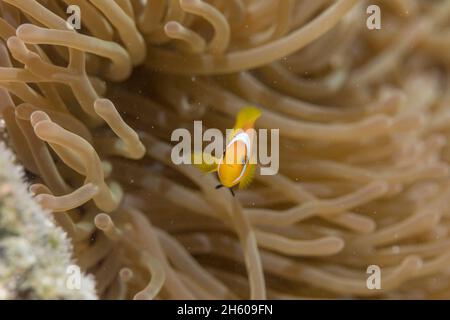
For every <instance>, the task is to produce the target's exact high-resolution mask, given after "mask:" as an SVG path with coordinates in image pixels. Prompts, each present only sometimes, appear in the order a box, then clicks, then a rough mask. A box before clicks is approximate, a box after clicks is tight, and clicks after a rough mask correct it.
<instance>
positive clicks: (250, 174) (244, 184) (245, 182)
mask: <svg viewBox="0 0 450 320" xmlns="http://www.w3.org/2000/svg"><path fill="white" fill-rule="evenodd" d="M255 172H256V164H249V165H248V167H247V170H246V171H245V173H244V176H243V177H242V178H241V181H240V182H239V189H246V188H248V186H249V185H250V184H251V183H252V181H253V178H254V176H255Z"/></svg>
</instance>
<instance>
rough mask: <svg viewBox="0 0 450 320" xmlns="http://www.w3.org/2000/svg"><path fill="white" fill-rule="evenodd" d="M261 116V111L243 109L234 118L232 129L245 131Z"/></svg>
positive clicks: (248, 108) (251, 107)
mask: <svg viewBox="0 0 450 320" xmlns="http://www.w3.org/2000/svg"><path fill="white" fill-rule="evenodd" d="M260 116H261V111H260V110H259V109H258V108H256V107H253V106H249V107H245V108H243V109H241V110H240V111H239V113H238V114H237V117H236V123H235V125H234V129H235V130H238V129H243V130H247V129H249V128H252V127H253V125H254V123H255V121H256V120H257V119H258V118H259V117H260Z"/></svg>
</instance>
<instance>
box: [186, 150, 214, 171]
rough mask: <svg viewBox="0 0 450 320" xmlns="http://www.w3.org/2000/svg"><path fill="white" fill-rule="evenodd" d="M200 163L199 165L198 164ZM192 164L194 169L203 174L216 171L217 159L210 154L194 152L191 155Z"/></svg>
mask: <svg viewBox="0 0 450 320" xmlns="http://www.w3.org/2000/svg"><path fill="white" fill-rule="evenodd" d="M199 161H201V162H200V163H198V162H199ZM192 163H193V164H194V166H195V167H196V168H198V169H199V170H200V171H202V172H204V173H211V172H214V171H217V168H218V166H219V159H218V158H216V157H214V156H213V155H211V154H207V153H202V152H198V153H197V152H196V153H193V154H192Z"/></svg>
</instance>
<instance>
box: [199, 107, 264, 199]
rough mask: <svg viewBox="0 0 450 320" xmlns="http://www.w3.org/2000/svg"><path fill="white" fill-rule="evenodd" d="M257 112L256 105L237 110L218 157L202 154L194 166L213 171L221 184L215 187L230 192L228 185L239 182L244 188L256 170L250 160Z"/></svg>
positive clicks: (209, 171)
mask: <svg viewBox="0 0 450 320" xmlns="http://www.w3.org/2000/svg"><path fill="white" fill-rule="evenodd" d="M260 116H261V111H260V110H259V109H258V108H256V107H245V108H243V109H242V110H240V111H239V113H238V114H237V117H236V123H235V125H234V128H233V131H232V133H231V135H230V137H229V141H228V142H227V144H226V147H225V151H224V153H223V154H222V157H221V158H216V157H214V156H212V155H210V154H205V153H203V154H202V159H203V160H205V159H208V161H207V162H206V163H205V162H202V163H200V164H196V166H197V167H198V168H199V169H200V170H201V171H203V172H206V173H211V172H217V175H218V178H219V180H220V183H221V184H220V185H218V186H217V187H216V189H218V188H220V187H227V188H229V189H230V191H231V193H232V194H233V195H234V192H233V190H232V189H231V188H233V187H234V186H236V185H239V188H240V189H244V188H247V187H248V186H249V185H250V183H251V181H252V179H253V176H254V174H255V170H256V161H250V160H251V159H254V158H253V157H254V156H255V155H254V152H255V150H253V142H254V139H255V130H254V129H253V128H254V124H255V122H256V120H257V119H258V118H259V117H260Z"/></svg>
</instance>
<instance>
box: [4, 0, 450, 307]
mask: <svg viewBox="0 0 450 320" xmlns="http://www.w3.org/2000/svg"><path fill="white" fill-rule="evenodd" d="M374 4H375V5H374ZM369 5H370V7H372V8H375V9H378V10H379V11H380V12H379V13H381V15H380V16H379V17H378V18H380V21H379V23H380V25H379V26H378V27H377V28H371V27H370V26H369V22H368V19H369V18H370V15H371V14H373V13H372V11H371V10H368V8H369ZM68 6H70V7H68ZM75 9H77V10H75ZM375 11H376V10H375ZM78 13H81V15H80V16H78V15H77V14H78ZM77 19H79V22H80V23H81V25H80V28H78V27H76V23H75V25H74V24H71V23H72V22H74V21H75V22H76V20H77ZM449 28H450V1H447V0H439V1H426V0H377V1H372V2H371V3H369V2H368V1H363V0H359V1H358V0H334V1H333V0H315V1H310V0H152V1H150V0H2V1H0V39H1V40H0V121H1V123H0V125H1V126H2V130H3V133H2V135H3V136H2V139H3V140H4V143H5V145H7V146H8V147H9V148H11V149H12V150H13V151H14V154H15V156H16V158H17V164H13V160H12V155H11V154H10V152H9V151H7V148H6V146H5V145H3V144H2V145H0V297H6V298H32V299H36V298H38V299H46V298H75V299H77V298H81V299H93V298H96V297H97V296H98V297H99V298H101V299H240V298H242V299H249V298H251V299H265V298H271V299H298V298H308V299H309V298H368V297H373V298H434V299H439V298H449V297H450V273H449V271H450V234H449V232H450V230H449V228H450V219H449V214H450V211H448V210H447V209H449V203H448V199H449V197H450V182H449V177H448V169H449V161H450V149H449V147H450V144H449V141H448V139H449V138H450V109H449V103H450V77H449V72H448V70H449V69H448V68H449V67H450V58H449V57H450V37H449V30H450V29H449ZM248 105H255V106H257V107H258V108H259V109H260V110H261V111H262V116H261V118H260V119H258V121H257V123H256V126H257V128H260V129H262V128H264V129H279V130H280V131H279V132H280V140H279V142H280V143H279V162H280V170H279V172H278V173H277V174H275V175H256V177H255V181H254V182H253V183H252V185H251V186H250V188H248V189H245V190H237V192H236V196H235V197H233V195H232V194H231V193H230V192H228V190H226V189H223V188H222V189H216V188H215V187H216V186H217V184H218V180H217V178H216V177H215V176H214V175H205V174H203V173H202V172H200V171H199V170H198V169H197V168H196V167H194V166H192V165H188V164H183V165H176V164H174V162H173V161H172V159H171V150H172V146H173V145H174V142H172V141H171V133H172V132H173V131H174V130H175V129H177V128H186V129H188V130H189V131H190V132H193V131H194V130H193V129H194V125H193V124H194V120H201V121H202V124H203V126H204V128H217V129H220V130H221V131H222V132H225V129H227V128H231V127H232V126H233V121H234V118H235V116H236V114H237V113H238V112H239V110H241V109H242V108H244V107H246V106H248ZM18 165H21V166H23V168H24V171H25V174H24V180H25V181H21V179H22V175H21V174H20V169H18ZM27 185H29V193H28V191H27V188H26V186H27ZM31 195H32V197H31ZM69 239H70V241H68V240H69ZM33 248H34V249H33ZM14 255H16V256H20V257H23V263H24V265H23V266H22V267H21V268H16V267H15V266H16V265H15V263H20V262H22V260H20V261H19V260H15V259H12V257H14ZM71 255H72V256H71ZM52 257H53V258H52ZM36 261H38V263H37V262H36ZM73 263H75V264H76V266H78V267H79V268H80V269H81V274H80V277H81V282H82V285H81V288H69V287H67V284H66V282H65V281H64V278H67V277H68V274H67V272H66V273H65V270H66V269H67V268H68V267H69V266H71V265H72V264H73ZM33 266H35V267H33ZM374 266H375V267H378V268H379V270H380V274H381V278H380V283H379V286H377V288H373V287H371V286H370V285H369V283H368V278H369V277H370V275H371V274H370V272H369V270H372V269H371V268H373V267H374ZM368 272H369V273H368ZM85 274H87V275H89V276H85ZM17 279H19V280H20V281H19V280H17ZM94 280H95V290H94V288H93V287H94Z"/></svg>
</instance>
